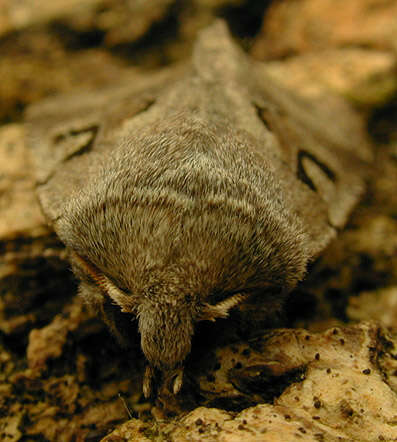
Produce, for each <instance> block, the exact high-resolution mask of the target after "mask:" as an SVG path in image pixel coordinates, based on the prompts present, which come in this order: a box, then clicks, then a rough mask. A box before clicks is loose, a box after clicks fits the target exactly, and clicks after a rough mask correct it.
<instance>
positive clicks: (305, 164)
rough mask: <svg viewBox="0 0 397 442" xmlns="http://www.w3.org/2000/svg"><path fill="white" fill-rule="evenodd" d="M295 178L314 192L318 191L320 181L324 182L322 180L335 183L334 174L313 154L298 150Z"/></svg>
mask: <svg viewBox="0 0 397 442" xmlns="http://www.w3.org/2000/svg"><path fill="white" fill-rule="evenodd" d="M297 176H298V178H299V179H300V180H301V181H302V182H303V183H305V184H306V185H307V186H309V187H310V189H312V190H313V191H314V192H317V191H318V190H319V189H318V184H320V181H322V182H324V178H325V179H326V180H327V181H331V182H332V183H335V181H336V174H335V172H333V171H332V170H331V169H330V168H329V167H328V166H327V165H326V164H324V163H323V162H322V161H320V160H319V159H318V158H316V157H315V156H314V155H313V154H311V153H309V152H307V151H305V150H300V151H299V152H298V170H297ZM322 184H324V183H322ZM322 187H323V186H322Z"/></svg>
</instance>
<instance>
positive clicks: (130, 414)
mask: <svg viewBox="0 0 397 442" xmlns="http://www.w3.org/2000/svg"><path fill="white" fill-rule="evenodd" d="M118 396H119V398H120V400H121V402H122V403H123V405H124V408H125V410H126V411H127V414H128V416H129V418H130V419H132V418H133V416H132V413H131V411H130V409H129V408H128V405H127V402H126V401H125V399H124V398H123V396H121V394H120V393H119V394H118Z"/></svg>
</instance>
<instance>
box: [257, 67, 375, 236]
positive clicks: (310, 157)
mask: <svg viewBox="0 0 397 442" xmlns="http://www.w3.org/2000/svg"><path fill="white" fill-rule="evenodd" d="M263 68H264V66H263V65H259V64H258V65H257V73H260V75H258V77H257V78H259V84H260V86H261V87H260V91H261V93H260V94H259V97H258V98H257V99H256V106H257V112H258V116H259V117H260V118H261V120H262V121H263V122H264V124H265V125H266V126H267V127H268V129H269V130H271V131H272V132H273V133H274V134H275V136H276V138H277V140H278V144H279V149H280V155H281V157H282V159H283V160H284V161H285V162H286V163H288V165H289V168H290V169H291V170H292V172H293V175H294V177H295V178H296V180H297V181H298V182H297V183H296V186H294V188H296V189H300V188H302V185H303V186H304V187H303V188H304V189H305V191H304V192H303V193H302V192H297V193H296V195H295V194H294V201H295V205H296V208H297V209H298V210H299V211H300V212H301V213H302V215H303V216H304V217H305V220H306V223H307V224H308V225H311V226H313V227H314V226H315V224H316V223H317V222H319V219H316V218H315V217H313V213H310V212H308V211H306V210H304V209H305V207H310V204H308V202H309V201H308V200H313V202H315V201H316V202H315V204H316V205H325V206H326V212H327V223H328V224H329V225H330V226H332V227H334V228H336V229H338V228H341V227H343V226H344V224H345V223H346V221H347V218H348V216H349V214H350V212H351V211H352V209H353V207H354V206H355V205H356V204H357V202H358V201H359V199H360V197H361V196H362V194H363V192H364V190H365V181H366V178H367V177H368V173H369V170H370V168H369V165H370V163H371V161H372V150H371V146H370V143H369V141H368V139H367V137H366V134H365V128H364V127H363V121H362V119H360V118H359V116H358V115H357V114H356V113H355V112H354V111H353V109H352V108H351V107H350V106H349V104H348V103H347V102H345V101H344V100H343V99H342V98H340V97H337V96H334V95H332V94H331V93H330V94H329V95H328V96H327V97H324V99H323V100H322V101H321V102H320V101H316V100H313V101H305V100H303V99H300V98H299V97H297V96H296V95H295V94H294V93H293V91H286V90H283V89H282V88H280V87H279V86H277V84H275V83H274V82H272V81H271V79H270V78H269V77H268V75H266V72H264V71H265V69H263ZM291 184H292V183H291Z"/></svg>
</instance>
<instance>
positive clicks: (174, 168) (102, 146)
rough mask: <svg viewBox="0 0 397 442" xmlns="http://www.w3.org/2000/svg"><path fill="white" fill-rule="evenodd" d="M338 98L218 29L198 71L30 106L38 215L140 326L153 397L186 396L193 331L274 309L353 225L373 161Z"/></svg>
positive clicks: (101, 301) (125, 323)
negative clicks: (257, 306) (295, 78)
mask: <svg viewBox="0 0 397 442" xmlns="http://www.w3.org/2000/svg"><path fill="white" fill-rule="evenodd" d="M330 103H331V101H330V102H328V101H327V102H325V103H320V102H305V101H303V100H302V99H299V98H297V96H296V95H295V94H294V93H293V92H292V91H289V90H286V89H284V88H282V87H281V86H279V85H278V84H277V83H276V82H275V81H274V80H272V79H271V78H270V76H269V75H268V73H267V70H266V65H265V64H263V63H260V62H257V61H253V60H251V59H250V58H249V57H248V56H247V55H246V54H245V53H244V52H243V51H242V50H241V49H240V48H239V47H238V45H237V44H236V43H234V42H233V40H232V38H231V36H230V34H229V32H228V30H227V27H226V25H225V24H224V23H223V22H222V21H217V22H215V23H214V24H213V25H211V26H210V27H209V28H207V29H205V30H204V31H202V32H201V34H200V35H199V37H198V39H197V41H196V44H195V49H194V53H193V56H192V60H191V62H190V63H187V64H185V65H182V66H178V67H173V68H166V69H164V70H163V71H159V72H157V73H153V74H148V75H142V76H141V77H137V76H135V77H133V78H132V79H131V80H130V81H123V82H122V83H121V84H118V85H112V87H109V88H107V89H103V90H100V91H91V92H86V93H78V94H75V95H69V96H60V97H55V98H50V99H47V100H46V101H44V102H42V103H39V104H38V105H35V106H33V107H32V108H31V109H30V110H29V111H28V114H27V119H28V128H29V130H28V138H29V143H30V146H31V152H32V156H33V162H34V166H35V170H36V172H35V173H36V180H37V192H38V196H39V199H40V202H41V205H42V208H43V211H44V213H45V215H46V217H47V219H48V221H49V223H50V224H51V225H52V226H53V228H54V229H55V231H56V233H57V234H58V236H59V238H60V239H61V240H62V241H63V242H64V244H65V245H66V248H67V249H68V250H69V252H70V260H71V264H72V267H73V270H74V272H75V274H76V275H77V276H78V277H79V278H80V280H81V283H80V288H79V293H80V295H81V296H82V297H83V298H84V299H85V300H86V301H87V303H88V304H89V305H91V306H92V307H93V308H95V310H96V311H97V312H98V314H100V315H101V317H102V318H103V319H104V321H105V322H106V324H107V325H108V326H109V328H110V330H111V331H112V332H113V333H114V334H115V335H116V336H117V337H118V338H119V340H120V341H121V342H122V341H123V339H125V338H124V336H125V333H124V332H125V328H126V327H130V326H131V325H130V324H131V319H132V318H137V320H138V325H139V332H140V337H141V347H142V350H143V353H144V355H145V357H146V359H147V361H148V365H147V369H146V372H145V377H144V382H143V390H144V394H145V395H146V396H149V395H150V394H151V391H152V389H153V386H154V384H153V380H154V379H155V378H156V376H162V379H163V382H166V383H167V385H168V386H169V387H168V388H169V390H170V391H171V392H173V393H177V392H178V391H179V390H180V388H181V386H182V379H183V364H184V360H185V358H186V357H187V355H188V354H189V352H190V350H191V339H192V336H193V333H194V329H195V324H197V323H198V322H199V321H204V320H207V321H215V320H216V319H218V318H225V317H227V316H228V313H229V312H230V310H231V309H232V308H233V307H235V306H237V305H238V304H239V303H241V302H245V301H248V300H249V297H250V296H252V295H255V297H256V299H258V297H259V299H261V308H263V309H264V310H269V311H273V310H274V309H275V308H279V306H280V305H282V302H283V300H284V298H285V296H286V294H287V293H288V292H289V291H290V290H291V289H292V288H293V287H294V286H295V285H296V284H297V283H298V281H300V280H301V279H302V278H303V277H304V274H305V271H306V267H307V264H308V262H309V261H310V260H312V259H313V258H315V257H316V256H317V255H318V254H319V252H320V251H321V250H323V249H324V247H325V246H326V245H327V244H328V243H329V242H330V240H331V239H332V238H334V237H335V235H336V233H337V231H338V230H339V229H340V228H342V227H343V225H344V224H345V222H346V220H347V217H348V215H349V213H350V212H351V210H352V208H353V207H354V205H355V204H356V203H357V201H358V199H359V198H360V195H361V194H362V193H363V191H364V187H365V177H366V174H367V171H368V164H369V163H370V160H371V150H370V147H369V145H368V143H367V141H366V139H365V136H364V135H363V131H362V130H361V127H360V122H359V120H358V119H357V118H356V116H355V115H354V114H353V113H352V112H351V111H350V110H349V109H348V108H347V107H346V106H345V104H344V103H343V102H341V101H338V100H336V101H332V103H333V104H332V105H331V104H330ZM126 319H127V320H126Z"/></svg>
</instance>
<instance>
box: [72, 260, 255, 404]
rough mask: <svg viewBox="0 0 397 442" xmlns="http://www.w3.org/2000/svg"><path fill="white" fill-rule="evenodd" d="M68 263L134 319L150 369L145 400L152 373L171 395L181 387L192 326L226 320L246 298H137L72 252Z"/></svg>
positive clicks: (189, 347)
mask: <svg viewBox="0 0 397 442" xmlns="http://www.w3.org/2000/svg"><path fill="white" fill-rule="evenodd" d="M72 260H73V261H74V262H75V263H76V264H77V265H78V266H79V268H80V269H81V270H82V271H83V272H84V273H85V274H86V275H88V276H89V277H90V279H91V280H92V281H93V282H94V283H95V284H96V286H97V287H98V288H99V289H100V290H101V291H102V293H103V295H104V296H108V297H109V298H110V299H111V300H112V302H113V304H115V305H117V306H118V307H119V308H120V310H121V311H122V312H124V313H132V314H135V315H136V316H137V318H138V323H139V332H140V334H141V347H142V350H143V353H144V354H145V356H146V358H147V360H148V362H149V364H150V365H149V367H151V368H150V369H148V370H147V371H146V374H145V380H144V392H145V395H146V396H148V395H150V391H151V384H152V378H153V376H154V373H155V369H157V370H159V371H160V372H162V373H163V374H164V376H163V381H164V382H166V383H167V384H169V385H170V390H171V391H172V392H173V393H177V392H178V391H179V390H180V388H181V386H182V375H183V362H184V360H185V359H186V357H187V355H188V354H189V353H190V350H191V340H192V336H193V333H194V325H195V323H196V322H199V321H215V320H216V319H218V318H226V317H227V316H228V314H229V311H230V309H232V308H233V307H235V306H236V305H238V304H239V303H241V302H242V301H243V300H244V299H245V298H246V297H247V295H243V294H235V295H232V296H231V297H229V298H227V299H225V300H223V301H221V302H219V303H217V304H209V303H202V302H201V301H200V297H197V298H194V297H190V296H189V297H186V298H185V300H184V302H181V301H180V300H178V299H175V298H173V297H172V296H170V297H169V298H166V297H165V298H164V297H163V298H160V300H159V299H158V298H157V297H156V296H152V297H151V296H150V293H149V294H147V296H142V297H137V296H134V295H133V294H127V293H125V292H124V291H122V290H120V289H119V288H118V287H117V286H116V285H115V284H114V283H113V282H112V281H111V280H110V279H109V278H108V277H107V276H106V275H104V274H103V273H102V272H101V271H100V270H99V269H98V268H97V267H96V266H95V265H93V264H91V263H90V262H88V261H87V260H86V259H85V258H83V257H81V256H80V255H79V254H78V253H76V252H72Z"/></svg>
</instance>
